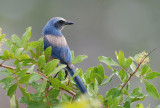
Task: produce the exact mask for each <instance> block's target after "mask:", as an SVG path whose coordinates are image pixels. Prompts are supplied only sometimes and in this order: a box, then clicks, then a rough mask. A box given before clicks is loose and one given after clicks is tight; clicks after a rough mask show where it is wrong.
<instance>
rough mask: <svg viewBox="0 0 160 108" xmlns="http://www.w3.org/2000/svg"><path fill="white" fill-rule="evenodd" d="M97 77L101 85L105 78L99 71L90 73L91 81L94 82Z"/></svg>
mask: <svg viewBox="0 0 160 108" xmlns="http://www.w3.org/2000/svg"><path fill="white" fill-rule="evenodd" d="M95 78H96V79H97V81H98V84H99V85H100V84H101V83H102V81H103V79H104V78H102V77H101V76H100V75H99V74H98V73H94V72H92V73H91V75H90V81H91V82H93V83H94V82H95Z"/></svg>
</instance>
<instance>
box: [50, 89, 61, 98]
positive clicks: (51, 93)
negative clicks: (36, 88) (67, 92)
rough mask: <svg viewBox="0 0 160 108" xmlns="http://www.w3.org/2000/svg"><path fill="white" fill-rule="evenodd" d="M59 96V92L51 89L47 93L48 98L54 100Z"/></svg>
mask: <svg viewBox="0 0 160 108" xmlns="http://www.w3.org/2000/svg"><path fill="white" fill-rule="evenodd" d="M59 94H60V90H57V89H53V88H52V89H51V90H50V91H49V92H48V96H49V97H50V98H54V99H55V98H57V97H58V96H59Z"/></svg>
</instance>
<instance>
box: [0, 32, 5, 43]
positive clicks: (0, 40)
mask: <svg viewBox="0 0 160 108" xmlns="http://www.w3.org/2000/svg"><path fill="white" fill-rule="evenodd" d="M4 37H5V34H2V35H1V33H0V43H2V41H3V39H4Z"/></svg>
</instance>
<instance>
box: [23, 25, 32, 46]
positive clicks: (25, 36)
mask: <svg viewBox="0 0 160 108" xmlns="http://www.w3.org/2000/svg"><path fill="white" fill-rule="evenodd" d="M30 38H31V27H28V28H27V29H26V32H25V33H24V34H23V36H22V46H23V45H25V44H26V43H27V42H29V39H30Z"/></svg>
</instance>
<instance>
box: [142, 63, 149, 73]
mask: <svg viewBox="0 0 160 108" xmlns="http://www.w3.org/2000/svg"><path fill="white" fill-rule="evenodd" d="M149 69H150V67H149V65H148V64H147V65H144V66H143V68H142V70H141V75H144V74H146V73H147V72H148V71H149Z"/></svg>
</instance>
